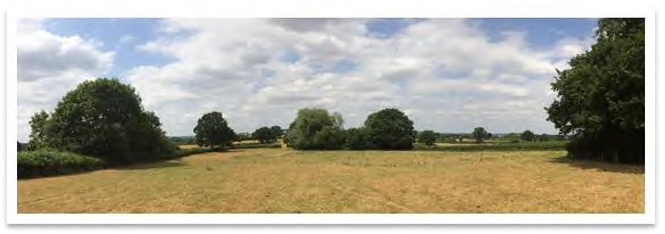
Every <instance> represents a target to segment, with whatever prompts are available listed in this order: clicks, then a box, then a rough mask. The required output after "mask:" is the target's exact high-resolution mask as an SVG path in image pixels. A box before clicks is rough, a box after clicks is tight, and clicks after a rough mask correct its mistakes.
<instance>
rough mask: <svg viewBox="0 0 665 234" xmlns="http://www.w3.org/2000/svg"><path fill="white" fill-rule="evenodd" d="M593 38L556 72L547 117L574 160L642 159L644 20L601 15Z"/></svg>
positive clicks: (635, 160) (619, 160) (641, 161)
mask: <svg viewBox="0 0 665 234" xmlns="http://www.w3.org/2000/svg"><path fill="white" fill-rule="evenodd" d="M596 38H597V42H596V43H595V44H594V45H593V46H592V47H591V50H589V51H586V52H584V53H582V54H579V55H577V56H575V57H573V58H572V59H571V60H570V61H569V65H570V68H568V69H565V70H563V71H557V76H556V77H555V81H554V83H552V90H554V91H555V92H557V98H556V99H555V101H554V102H553V103H552V104H551V105H550V106H549V107H547V108H545V109H546V110H547V112H548V114H549V116H548V118H547V119H548V120H549V121H551V122H553V123H554V124H555V127H556V128H558V129H559V132H560V134H562V135H567V136H570V137H571V142H570V144H569V145H568V153H569V155H570V156H572V157H574V158H585V159H598V160H601V161H612V162H626V163H644V134H645V132H644V89H645V87H644V85H645V83H644V72H645V65H644V59H645V55H644V46H645V44H644V19H643V18H629V19H625V18H623V19H622V18H611V19H601V20H599V21H598V29H597V31H596Z"/></svg>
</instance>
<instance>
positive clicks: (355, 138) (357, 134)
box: [344, 127, 369, 150]
mask: <svg viewBox="0 0 665 234" xmlns="http://www.w3.org/2000/svg"><path fill="white" fill-rule="evenodd" d="M344 146H345V147H346V148H347V149H351V150H364V149H367V148H368V147H369V146H368V145H367V130H366V129H365V128H362V127H361V128H350V129H347V130H346V143H345V145H344Z"/></svg>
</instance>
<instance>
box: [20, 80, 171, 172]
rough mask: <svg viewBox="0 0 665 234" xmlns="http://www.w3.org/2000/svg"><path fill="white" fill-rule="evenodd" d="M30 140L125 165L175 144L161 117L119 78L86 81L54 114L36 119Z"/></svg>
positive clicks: (165, 153)
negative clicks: (148, 109)
mask: <svg viewBox="0 0 665 234" xmlns="http://www.w3.org/2000/svg"><path fill="white" fill-rule="evenodd" d="M31 127H32V128H33V129H32V133H31V139H30V141H31V142H37V145H38V146H39V147H50V148H55V149H60V150H65V151H71V152H75V153H79V154H84V155H91V156H94V157H98V158H102V159H104V160H105V161H107V162H108V163H110V164H122V163H130V162H135V161H142V160H150V159H155V158H160V157H164V156H169V155H171V154H173V153H174V150H175V148H174V146H173V145H172V144H171V143H170V142H169V141H168V139H167V138H166V136H165V133H164V132H163V131H162V129H161V123H160V121H159V118H157V116H155V114H154V113H152V112H147V111H145V110H144V109H143V106H142V105H141V98H140V97H139V96H138V95H137V94H136V92H135V90H134V88H132V87H131V86H129V85H125V84H122V83H120V82H119V81H118V80H116V79H108V78H99V79H95V80H90V81H85V82H83V83H81V84H79V85H78V86H77V87H76V88H75V89H74V90H72V91H70V92H68V93H67V94H66V95H65V96H64V97H63V98H62V100H61V101H60V102H59V103H58V105H57V107H56V108H55V111H54V112H53V113H52V114H51V115H50V116H49V115H48V114H47V113H45V112H40V113H38V114H36V115H35V116H33V118H32V120H31Z"/></svg>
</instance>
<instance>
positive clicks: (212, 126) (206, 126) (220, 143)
mask: <svg viewBox="0 0 665 234" xmlns="http://www.w3.org/2000/svg"><path fill="white" fill-rule="evenodd" d="M194 134H195V140H196V144H197V145H199V146H208V147H210V148H211V149H212V148H215V147H226V146H231V145H232V142H233V140H235V139H236V138H237V136H236V133H235V132H234V131H233V129H231V128H230V127H229V125H228V124H227V122H226V120H225V119H224V117H223V116H222V113H221V112H217V111H213V112H209V113H206V114H204V115H203V116H201V118H199V120H198V122H197V124H196V127H194Z"/></svg>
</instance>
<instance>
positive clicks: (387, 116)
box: [365, 108, 415, 150]
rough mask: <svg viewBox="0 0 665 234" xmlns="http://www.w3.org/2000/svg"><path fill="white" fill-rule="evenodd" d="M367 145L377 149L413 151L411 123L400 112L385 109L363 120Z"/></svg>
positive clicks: (413, 137)
mask: <svg viewBox="0 0 665 234" xmlns="http://www.w3.org/2000/svg"><path fill="white" fill-rule="evenodd" d="M365 129H366V130H367V140H368V144H369V145H370V147H372V148H377V149H394V150H401V149H413V142H414V139H415V136H414V130H413V121H411V120H410V119H409V117H407V116H406V115H405V114H404V113H403V112H402V111H400V110H398V109H394V108H386V109H383V110H380V111H377V112H374V113H372V114H370V115H369V116H368V117H367V119H366V120H365Z"/></svg>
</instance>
